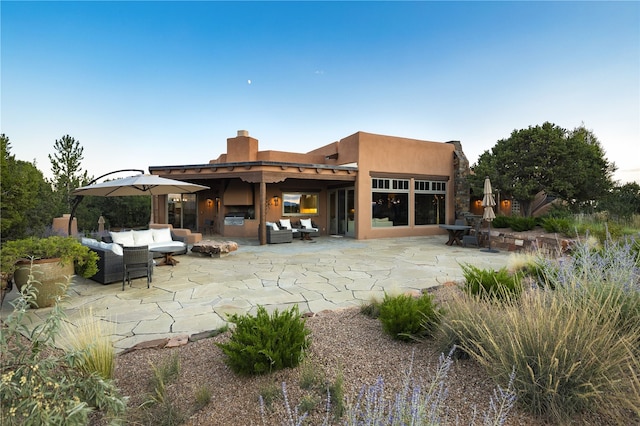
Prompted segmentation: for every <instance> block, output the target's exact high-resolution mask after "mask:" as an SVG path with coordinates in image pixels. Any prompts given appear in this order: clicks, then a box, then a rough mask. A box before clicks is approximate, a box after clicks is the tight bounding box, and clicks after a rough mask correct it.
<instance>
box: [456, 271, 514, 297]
mask: <svg viewBox="0 0 640 426" xmlns="http://www.w3.org/2000/svg"><path fill="white" fill-rule="evenodd" d="M461 268H462V274H463V275H464V278H465V283H464V287H463V288H464V291H465V292H466V293H468V294H472V295H476V296H481V297H489V298H491V299H509V298H512V297H518V296H519V295H520V294H521V293H522V284H521V278H520V274H519V273H511V272H509V270H507V268H501V269H499V270H498V271H494V270H492V269H480V268H478V267H476V266H473V265H470V264H463V265H461Z"/></svg>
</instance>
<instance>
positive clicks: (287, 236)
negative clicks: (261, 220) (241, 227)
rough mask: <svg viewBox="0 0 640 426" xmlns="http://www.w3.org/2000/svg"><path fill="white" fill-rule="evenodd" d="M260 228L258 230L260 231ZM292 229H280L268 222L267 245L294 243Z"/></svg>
mask: <svg viewBox="0 0 640 426" xmlns="http://www.w3.org/2000/svg"><path fill="white" fill-rule="evenodd" d="M259 229H260V228H258V230H259ZM293 232H294V231H292V230H291V229H280V228H278V226H277V225H275V226H274V223H273V222H267V244H279V243H290V242H292V241H293Z"/></svg>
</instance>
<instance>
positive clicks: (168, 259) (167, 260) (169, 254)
mask: <svg viewBox="0 0 640 426" xmlns="http://www.w3.org/2000/svg"><path fill="white" fill-rule="evenodd" d="M149 251H155V252H158V253H162V254H163V255H164V259H163V260H162V262H160V263H158V266H162V265H171V266H176V264H177V263H180V261H178V260H176V259H175V258H174V257H173V253H175V252H176V248H175V247H154V248H150V249H149Z"/></svg>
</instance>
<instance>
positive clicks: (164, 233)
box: [151, 228, 173, 243]
mask: <svg viewBox="0 0 640 426" xmlns="http://www.w3.org/2000/svg"><path fill="white" fill-rule="evenodd" d="M151 231H152V232H153V242H154V243H168V242H171V241H173V239H172V238H171V229H169V228H160V229H152V230H151Z"/></svg>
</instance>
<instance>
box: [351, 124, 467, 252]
mask: <svg viewBox="0 0 640 426" xmlns="http://www.w3.org/2000/svg"><path fill="white" fill-rule="evenodd" d="M339 146H340V156H342V149H343V148H344V149H345V152H347V153H348V155H353V153H354V152H355V153H357V158H356V161H357V163H358V177H357V179H356V206H357V207H356V216H357V220H356V238H358V239H371V238H384V237H404V236H413V235H438V234H442V233H443V230H442V229H440V228H439V226H438V225H420V226H414V225H412V224H411V222H412V218H411V217H410V220H409V222H410V224H409V225H408V226H394V227H389V228H372V227H371V177H372V176H377V177H394V176H397V177H399V178H407V177H409V176H411V177H413V176H416V177H420V176H446V177H447V178H448V179H449V180H448V181H447V185H448V186H449V189H448V191H447V200H446V203H447V223H451V222H452V221H453V220H454V216H455V205H454V199H453V196H452V194H451V189H452V186H451V185H452V180H453V151H454V147H453V146H452V145H450V144H445V143H441V142H430V141H420V140H416V139H408V138H398V137H392V136H384V135H375V134H371V133H365V132H358V133H356V134H354V135H351V136H349V137H348V138H345V139H343V140H341V141H340V145H339ZM345 156H347V155H345ZM412 183H413V181H412ZM409 203H410V204H411V205H413V203H414V199H413V197H412V196H411V197H410V198H409Z"/></svg>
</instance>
